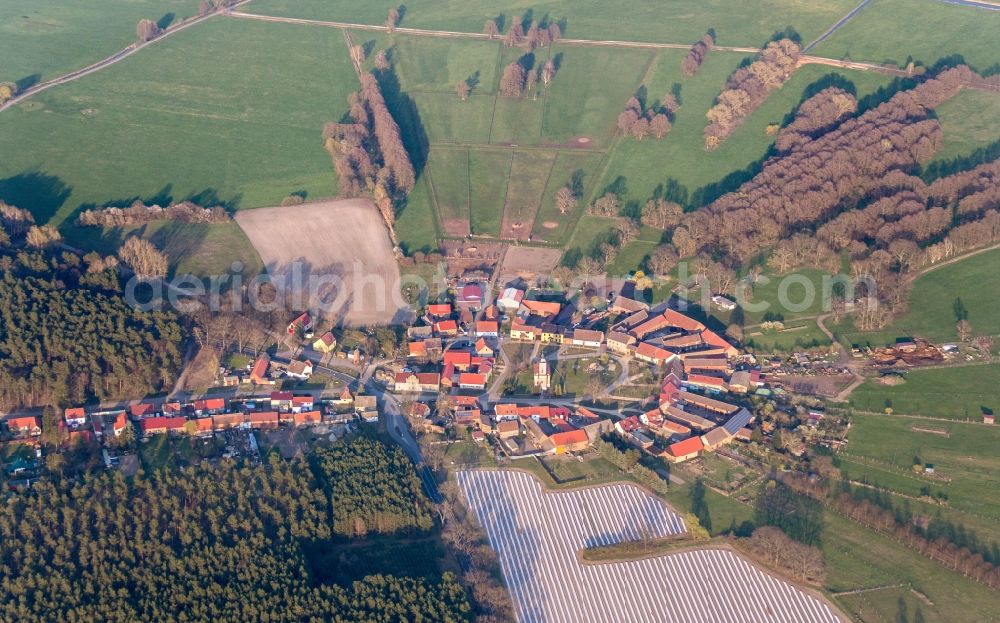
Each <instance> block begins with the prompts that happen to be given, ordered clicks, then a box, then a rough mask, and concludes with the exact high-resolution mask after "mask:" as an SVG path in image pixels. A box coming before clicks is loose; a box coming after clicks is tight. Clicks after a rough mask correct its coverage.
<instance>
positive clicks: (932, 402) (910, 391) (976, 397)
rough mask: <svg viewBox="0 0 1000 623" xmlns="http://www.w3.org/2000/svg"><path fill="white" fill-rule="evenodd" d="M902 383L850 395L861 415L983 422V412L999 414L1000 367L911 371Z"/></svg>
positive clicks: (869, 386) (873, 384)
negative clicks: (888, 410) (888, 412)
mask: <svg viewBox="0 0 1000 623" xmlns="http://www.w3.org/2000/svg"><path fill="white" fill-rule="evenodd" d="M904 378H905V382H903V383H902V384H899V385H882V384H880V383H879V382H878V381H877V380H869V381H867V382H866V383H865V384H864V385H862V386H861V387H858V388H857V389H856V390H854V392H853V393H852V394H851V403H852V404H853V405H854V406H855V407H857V408H858V409H862V410H864V411H874V412H881V411H884V410H885V409H886V407H891V408H892V410H893V411H894V412H896V413H906V414H911V415H926V416H931V417H940V418H949V419H955V420H965V419H970V420H976V421H979V420H981V419H982V414H983V409H987V410H993V411H998V412H1000V387H998V385H997V380H998V379H1000V364H979V365H967V366H950V367H944V368H931V369H927V370H919V369H918V370H910V371H909V372H907V373H906V376H905V377H904Z"/></svg>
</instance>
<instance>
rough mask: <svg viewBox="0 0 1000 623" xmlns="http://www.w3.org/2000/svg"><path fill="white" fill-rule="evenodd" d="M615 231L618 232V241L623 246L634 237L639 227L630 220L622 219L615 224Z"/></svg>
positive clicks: (637, 233)
mask: <svg viewBox="0 0 1000 623" xmlns="http://www.w3.org/2000/svg"><path fill="white" fill-rule="evenodd" d="M615 233H617V234H618V243H619V244H621V245H622V246H624V245H626V244H628V243H630V242H632V241H633V240H635V239H636V237H637V236H638V235H639V228H638V227H636V226H635V223H633V222H632V221H629V220H624V221H621V222H619V223H616V224H615Z"/></svg>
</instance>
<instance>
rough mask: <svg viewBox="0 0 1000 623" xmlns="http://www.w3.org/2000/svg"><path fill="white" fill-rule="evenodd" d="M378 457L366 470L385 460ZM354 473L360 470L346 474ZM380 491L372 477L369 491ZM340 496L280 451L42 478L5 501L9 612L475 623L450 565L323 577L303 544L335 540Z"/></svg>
mask: <svg viewBox="0 0 1000 623" xmlns="http://www.w3.org/2000/svg"><path fill="white" fill-rule="evenodd" d="M370 451H372V452H374V453H375V455H376V458H375V459H373V460H372V461H369V462H368V465H370V466H374V465H377V463H378V460H379V459H380V458H384V456H385V453H384V452H382V451H380V450H378V449H377V448H371V449H370ZM326 460H327V461H331V460H333V461H335V460H336V459H332V458H330V457H327V459H326ZM346 460H352V459H351V457H348V458H347V459H346ZM356 467H357V465H356ZM335 471H340V472H346V471H347V470H346V469H345V470H335ZM409 471H410V474H411V475H412V473H413V470H412V467H411V468H410V470H409ZM379 473H380V474H381V475H382V476H386V477H388V478H390V479H391V478H392V477H393V476H392V475H391V474H386V473H385V472H384V470H380V471H379ZM359 476H364V472H363V471H362V472H356V471H353V470H351V472H350V477H349V478H346V477H345V478H344V479H345V480H352V479H354V478H357V477H359ZM381 492H382V488H381V486H380V485H378V484H377V483H376V485H375V489H373V490H370V491H366V492H365V494H364V497H365V498H369V497H371V498H375V497H376V496H377V495H378V494H379V493H381ZM339 502H340V500H338V499H331V498H329V497H328V496H327V495H326V494H325V493H324V490H323V487H322V486H321V483H320V482H319V481H318V480H317V479H316V478H315V477H314V476H313V475H312V471H311V470H310V466H309V463H308V461H307V459H305V458H299V459H296V460H294V461H291V462H287V461H283V460H281V459H280V458H277V457H276V456H275V455H272V458H271V460H270V462H269V464H266V465H258V466H253V467H249V466H242V467H240V466H236V465H234V464H232V463H222V464H219V465H218V466H214V467H198V468H191V469H187V470H185V471H162V472H156V473H152V474H146V473H143V472H140V473H139V474H138V475H136V476H135V477H134V478H126V477H124V476H123V475H122V473H121V472H119V471H115V472H104V473H100V474H98V475H95V476H92V477H90V478H87V479H83V480H77V479H67V480H65V481H58V480H57V481H54V482H50V481H42V482H40V483H38V484H36V485H35V486H33V487H32V489H31V490H30V491H29V492H27V493H25V494H23V495H19V496H16V497H9V498H7V499H6V500H5V503H4V504H3V505H2V506H0V573H2V575H3V577H4V582H3V584H2V586H0V619H3V620H17V621H26V622H28V621H73V620H77V621H98V620H99V621H109V622H122V623H124V622H127V621H164V622H175V623H180V622H182V621H220V622H236V621H362V620H366V621H367V620H377V621H389V620H413V621H420V620H423V621H446V620H447V621H470V620H471V618H472V613H471V606H470V605H469V602H468V598H467V597H466V593H465V591H464V590H463V588H462V586H461V585H459V584H458V582H457V581H456V580H455V578H454V576H452V575H451V574H448V573H445V574H443V575H442V576H441V577H440V578H436V579H416V578H409V577H394V576H386V575H369V576H367V577H365V578H363V579H362V580H361V581H357V582H354V583H353V584H351V585H350V586H339V585H332V584H319V583H318V582H317V580H316V579H314V576H313V574H311V573H310V572H309V570H308V569H309V560H308V558H307V557H308V552H307V551H306V550H305V549H304V545H305V544H309V545H311V546H314V545H315V544H317V543H323V542H330V541H331V540H335V539H336V537H335V535H334V533H333V532H332V531H331V528H330V526H331V517H332V516H333V514H334V513H335V512H336V509H337V505H338V503H339ZM364 503H369V502H368V500H367V499H366V500H364Z"/></svg>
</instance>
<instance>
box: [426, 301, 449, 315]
mask: <svg viewBox="0 0 1000 623" xmlns="http://www.w3.org/2000/svg"><path fill="white" fill-rule="evenodd" d="M427 313H428V314H430V315H431V316H438V317H443V316H450V315H451V304H450V303H439V304H431V305H428V306H427Z"/></svg>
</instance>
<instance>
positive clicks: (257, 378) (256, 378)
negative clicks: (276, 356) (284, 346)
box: [250, 353, 271, 385]
mask: <svg viewBox="0 0 1000 623" xmlns="http://www.w3.org/2000/svg"><path fill="white" fill-rule="evenodd" d="M270 365H271V358H270V357H268V356H267V353H265V354H263V355H261V356H260V357H258V358H257V361H255V362H254V363H253V368H251V369H250V382H251V383H253V384H254V385H270V384H271V379H269V378H268V377H267V368H268V366H270Z"/></svg>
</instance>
